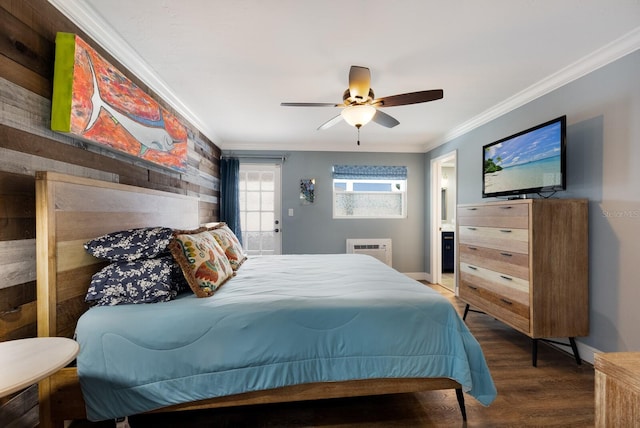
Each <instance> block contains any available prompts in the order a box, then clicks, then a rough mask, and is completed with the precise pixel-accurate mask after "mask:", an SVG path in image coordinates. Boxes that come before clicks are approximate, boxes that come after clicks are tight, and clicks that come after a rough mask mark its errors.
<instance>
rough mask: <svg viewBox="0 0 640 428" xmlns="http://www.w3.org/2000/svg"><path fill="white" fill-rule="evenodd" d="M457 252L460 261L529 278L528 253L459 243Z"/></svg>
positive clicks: (525, 278)
mask: <svg viewBox="0 0 640 428" xmlns="http://www.w3.org/2000/svg"><path fill="white" fill-rule="evenodd" d="M459 253H460V254H459V256H460V262H461V263H467V264H470V265H473V266H482V267H485V268H487V269H489V270H492V271H496V272H502V273H504V274H506V275H509V276H515V277H518V278H521V279H524V280H527V281H528V280H529V255H528V254H524V253H516V252H513V251H506V250H504V249H501V250H496V249H493V248H486V247H480V246H477V245H471V244H460V246H459Z"/></svg>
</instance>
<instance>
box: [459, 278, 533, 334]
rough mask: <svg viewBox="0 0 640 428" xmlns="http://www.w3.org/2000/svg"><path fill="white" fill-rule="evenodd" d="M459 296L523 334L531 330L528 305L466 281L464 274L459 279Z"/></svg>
mask: <svg viewBox="0 0 640 428" xmlns="http://www.w3.org/2000/svg"><path fill="white" fill-rule="evenodd" d="M460 298H461V299H462V300H463V301H465V302H466V303H468V304H469V305H471V306H473V307H474V308H476V309H479V310H481V311H483V312H486V313H487V314H490V315H491V316H493V317H495V318H497V319H499V320H500V321H502V322H504V323H506V324H508V325H510V326H512V327H513V328H515V329H517V330H519V331H521V332H523V333H525V334H528V333H529V332H530V331H531V330H530V315H529V313H530V311H529V306H525V305H522V304H520V303H518V302H512V301H509V300H508V299H505V298H504V297H503V296H500V295H499V294H496V293H494V292H492V291H491V290H487V289H485V288H482V287H479V286H477V285H475V284H474V283H473V282H469V281H467V279H465V278H464V275H461V279H460Z"/></svg>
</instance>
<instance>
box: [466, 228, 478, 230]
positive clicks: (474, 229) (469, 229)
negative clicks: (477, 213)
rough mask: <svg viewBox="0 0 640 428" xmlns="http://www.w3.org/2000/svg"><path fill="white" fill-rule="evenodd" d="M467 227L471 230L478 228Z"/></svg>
mask: <svg viewBox="0 0 640 428" xmlns="http://www.w3.org/2000/svg"><path fill="white" fill-rule="evenodd" d="M467 229H469V230H476V228H475V227H467Z"/></svg>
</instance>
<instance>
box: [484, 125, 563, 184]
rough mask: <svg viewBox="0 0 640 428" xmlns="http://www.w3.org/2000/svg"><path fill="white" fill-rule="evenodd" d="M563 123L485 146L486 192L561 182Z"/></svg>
mask: <svg viewBox="0 0 640 428" xmlns="http://www.w3.org/2000/svg"><path fill="white" fill-rule="evenodd" d="M560 135H561V126H560V122H556V123H553V124H551V125H549V126H545V127H543V128H540V129H537V130H534V131H532V132H528V133H526V134H523V135H520V136H517V137H514V138H511V139H509V140H505V141H503V142H501V143H498V144H494V145H492V146H490V147H486V148H485V150H484V191H485V193H496V192H509V191H515V190H520V189H537V188H543V187H553V186H559V185H561V184H562V176H561V169H560V168H561V141H560V138H561V137H560Z"/></svg>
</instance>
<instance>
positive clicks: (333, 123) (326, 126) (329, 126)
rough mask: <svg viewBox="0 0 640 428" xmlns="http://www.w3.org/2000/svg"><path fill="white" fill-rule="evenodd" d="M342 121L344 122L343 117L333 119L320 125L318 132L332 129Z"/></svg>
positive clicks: (338, 116)
mask: <svg viewBox="0 0 640 428" xmlns="http://www.w3.org/2000/svg"><path fill="white" fill-rule="evenodd" d="M341 120H342V115H337V116H335V117H332V118H331V119H329V120H327V121H326V122H325V123H323V124H322V125H320V126H319V127H318V131H324V130H325V129H327V128H331V127H332V126H333V125H335V124H336V123H338V122H340V121H341Z"/></svg>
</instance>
